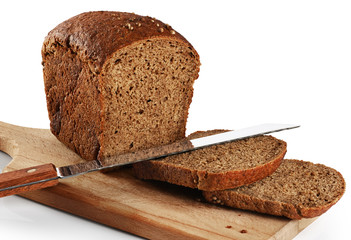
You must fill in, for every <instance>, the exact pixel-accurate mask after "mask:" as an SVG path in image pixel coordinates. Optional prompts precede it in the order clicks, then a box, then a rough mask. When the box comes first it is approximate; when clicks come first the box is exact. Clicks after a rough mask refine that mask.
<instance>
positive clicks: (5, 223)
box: [0, 0, 351, 240]
mask: <svg viewBox="0 0 351 240" xmlns="http://www.w3.org/2000/svg"><path fill="white" fill-rule="evenodd" d="M4 2H6V3H4ZM90 10H116V11H128V12H135V13H137V14H141V15H149V16H152V17H156V18H158V19H160V20H162V21H164V22H165V23H168V24H170V25H171V26H172V27H173V28H174V29H176V30H177V31H179V32H180V33H181V34H183V35H184V36H185V37H186V38H187V39H188V40H189V41H190V42H191V43H192V44H193V46H194V47H195V49H196V50H197V51H198V52H199V54H200V57H201V62H202V66H201V71H200V77H199V79H198V80H197V81H196V83H195V93H194V98H193V102H192V105H191V108H190V115H189V119H188V130H187V133H191V132H193V131H196V130H206V129H214V128H225V129H239V128H242V127H247V126H250V125H255V124H260V123H265V122H279V123H296V124H300V125H301V128H299V129H296V130H291V131H287V132H282V133H277V134H274V135H275V136H277V137H279V138H281V139H283V140H285V141H287V143H288V153H287V155H286V158H296V159H302V160H306V161H312V162H315V163H323V164H325V165H328V166H331V167H333V168H336V169H337V170H339V171H340V172H341V173H342V174H343V175H344V177H345V179H346V182H348V183H351V170H350V160H351V156H350V145H351V144H350V133H351V127H350V125H351V115H350V113H349V112H350V103H351V96H350V85H349V84H348V82H350V79H351V67H350V66H351V30H350V27H351V14H350V12H351V3H350V2H349V1H337V0H334V1H308V0H303V1H249V0H247V1H232V2H230V1H218V0H217V1H207V2H205V1H198V2H195V1H181V0H177V1H172V2H167V1H152V0H148V1H133V0H128V1H125V0H124V1H118V0H115V1H109V2H108V1H104V0H99V1H96V0H95V1H64V0H61V1H3V2H1V4H0V34H1V35H0V54H1V56H0V68H1V75H0V121H4V122H8V123H12V124H17V125H21V126H27V127H36V128H49V121H48V116H47V111H46V102H45V95H44V86H43V78H42V66H41V55H40V50H41V44H42V42H43V39H44V37H45V36H46V34H47V33H48V32H49V31H50V30H51V29H52V28H54V27H55V26H56V25H57V24H59V23H60V22H62V21H64V20H66V19H68V18H69V17H72V16H74V15H76V14H79V13H81V12H85V11H90ZM2 158H3V157H2ZM350 201H351V197H350V188H348V189H347V190H346V194H345V195H344V197H343V198H342V199H341V200H340V201H339V202H338V203H337V204H336V205H335V206H334V207H332V208H331V209H330V210H329V211H328V212H327V213H326V214H324V215H322V216H321V217H320V218H319V219H318V220H317V221H316V222H314V223H313V224H312V225H311V226H309V227H308V228H307V229H305V230H304V231H303V232H302V233H301V234H299V235H298V237H296V239H346V238H348V237H349V228H350V223H349V222H348V220H349V218H348V217H349V215H350V214H351V210H350V205H351V204H350ZM0 235H1V239H24V238H26V239H64V238H66V239H67V238H68V239H73V238H76V237H78V236H79V238H82V239H83V238H84V239H96V238H99V237H100V238H103V239H104V240H108V239H117V238H119V239H122V238H125V239H130V238H131V237H132V236H130V235H127V234H125V233H122V232H119V231H117V230H115V229H111V228H108V227H105V226H103V225H99V224H96V223H94V222H90V221H87V220H84V219H81V218H78V217H75V216H72V215H70V214H67V213H63V212H60V211H57V210H55V209H51V208H48V207H45V206H42V205H39V204H36V203H33V202H31V201H28V200H25V199H22V198H19V197H8V198H3V199H0Z"/></svg>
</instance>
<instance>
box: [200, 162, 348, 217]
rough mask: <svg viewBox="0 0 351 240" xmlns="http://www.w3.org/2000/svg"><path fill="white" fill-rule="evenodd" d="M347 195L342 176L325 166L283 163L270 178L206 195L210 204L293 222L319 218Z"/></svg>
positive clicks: (308, 163) (205, 193)
mask: <svg viewBox="0 0 351 240" xmlns="http://www.w3.org/2000/svg"><path fill="white" fill-rule="evenodd" d="M344 192H345V181H344V179H343V177H342V175H341V174H340V173H339V172H338V171H336V170H334V169H332V168H330V167H326V166H324V165H322V164H313V163H311V162H305V161H298V160H283V162H282V164H281V165H280V167H279V168H278V169H277V170H276V171H275V172H274V173H273V174H272V175H270V176H268V177H266V178H264V179H263V180H261V181H258V182H255V183H253V184H250V185H248V186H242V187H239V188H236V189H231V190H224V191H213V192H208V191H206V192H203V196H204V197H205V199H206V200H207V201H209V202H211V203H215V204H220V205H225V206H229V207H234V208H239V209H246V210H252V211H256V212H260V213H267V214H271V215H277V216H285V217H288V218H291V219H300V218H311V217H316V216H319V215H321V214H323V213H324V212H326V211H327V210H328V209H329V208H330V207H331V206H333V205H334V204H335V203H336V202H337V201H338V200H339V199H340V198H341V197H342V195H343V194H344Z"/></svg>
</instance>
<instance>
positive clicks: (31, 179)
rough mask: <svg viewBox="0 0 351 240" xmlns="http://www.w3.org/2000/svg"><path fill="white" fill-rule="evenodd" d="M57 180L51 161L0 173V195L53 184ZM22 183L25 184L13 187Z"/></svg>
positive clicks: (55, 183) (3, 195)
mask: <svg viewBox="0 0 351 240" xmlns="http://www.w3.org/2000/svg"><path fill="white" fill-rule="evenodd" d="M38 181H42V182H38ZM58 182H59V181H58V177H57V172H56V167H55V166H54V165H53V164H51V163H49V164H44V165H39V166H35V167H30V168H24V169H20V170H15V171H11V172H5V173H2V174H0V197H5V196H9V195H14V194H18V193H21V192H27V191H32V190H37V189H41V188H46V187H51V186H55V185H57V184H58ZM23 184H27V185H25V186H19V187H15V186H18V185H23ZM11 187H15V188H11ZM7 188H10V189H7ZM4 189H5V190H4Z"/></svg>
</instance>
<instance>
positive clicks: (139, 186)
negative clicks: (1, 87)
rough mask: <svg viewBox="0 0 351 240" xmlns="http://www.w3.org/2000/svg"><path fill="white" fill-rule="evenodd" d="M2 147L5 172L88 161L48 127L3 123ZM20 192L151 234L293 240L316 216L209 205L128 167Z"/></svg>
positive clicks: (153, 236)
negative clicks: (137, 174) (135, 174)
mask: <svg viewBox="0 0 351 240" xmlns="http://www.w3.org/2000/svg"><path fill="white" fill-rule="evenodd" d="M0 150H2V151H4V152H6V153H7V154H9V155H10V156H12V158H13V160H12V161H11V162H10V163H9V165H8V166H7V167H6V170H5V171H11V170H17V169H21V168H26V167H32V166H36V165H40V164H44V163H49V162H51V163H53V164H55V165H56V166H63V165H68V164H73V163H78V162H82V161H84V160H83V159H81V158H80V157H79V156H78V155H76V154H75V153H74V152H72V151H71V150H69V149H68V148H66V147H65V146H64V145H63V144H62V143H61V142H59V141H58V140H57V139H56V138H55V137H54V136H53V135H52V134H51V132H50V131H49V130H47V129H32V128H24V127H19V126H14V125H10V124H7V123H3V122H0ZM21 196H23V197H25V198H28V199H31V200H34V201H37V202H40V203H42V204H45V205H48V206H51V207H54V208H57V209H60V210H63V211H66V212H70V213H72V214H75V215H78V216H81V217H84V218H87V219H90V220H93V221H96V222H99V223H102V224H106V225H108V226H111V227H114V228H117V229H121V230H124V231H127V232H130V233H133V234H136V235H139V236H142V237H145V238H151V239H250V240H252V239H292V238H293V237H294V236H296V235H297V234H298V233H299V232H300V231H302V230H303V229H304V228H305V227H307V226H308V225H309V224H311V223H312V222H313V221H314V220H315V219H316V218H313V219H302V220H289V219H286V218H281V217H273V216H268V215H263V214H256V213H252V212H248V211H241V210H235V209H230V208H225V207H220V206H215V205H211V204H208V203H205V202H203V201H202V198H201V194H200V192H198V191H196V190H193V189H187V188H183V187H179V186H175V185H171V184H167V183H161V182H155V181H142V180H138V179H136V178H134V177H133V174H132V171H131V169H130V168H123V169H120V170H118V171H116V172H111V173H101V172H94V173H89V174H85V175H81V176H78V177H74V178H68V179H65V180H61V181H60V183H59V184H58V185H57V186H55V187H51V188H47V189H43V190H36V191H32V192H28V193H25V194H21Z"/></svg>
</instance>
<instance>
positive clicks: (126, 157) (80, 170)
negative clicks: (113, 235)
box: [0, 123, 299, 197]
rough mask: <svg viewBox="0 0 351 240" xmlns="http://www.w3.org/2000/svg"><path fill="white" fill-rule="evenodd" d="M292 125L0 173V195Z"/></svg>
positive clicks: (292, 126)
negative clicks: (66, 163)
mask: <svg viewBox="0 0 351 240" xmlns="http://www.w3.org/2000/svg"><path fill="white" fill-rule="evenodd" d="M297 127H299V125H293V124H269V123H268V124H261V125H257V126H253V127H248V128H243V129H240V130H236V131H229V132H224V133H218V134H215V135H211V136H206V137H201V138H196V139H192V140H189V139H187V138H184V139H182V140H180V141H177V142H174V143H171V144H167V145H162V146H157V147H153V148H149V149H145V150H140V151H136V152H131V153H125V154H121V155H115V156H111V157H107V158H105V159H103V160H98V159H97V160H92V161H86V162H82V163H78V164H74V165H68V166H63V167H56V166H55V165H54V164H52V163H48V164H43V165H39V166H34V167H30V168H25V169H20V170H15V171H11V172H5V173H1V174H0V197H5V196H9V195H13V194H18V193H22V192H27V191H32V190H37V189H41V188H47V187H52V186H55V185H57V184H58V183H59V179H65V178H68V177H74V176H77V175H81V174H85V173H89V172H94V171H99V170H104V169H109V168H115V167H119V166H123V165H127V164H132V163H137V162H141V161H147V160H153V159H160V158H163V157H167V156H170V155H175V154H180V153H184V152H189V151H194V150H196V149H200V148H205V147H209V146H212V145H218V144H224V143H227V142H233V141H237V140H240V139H244V138H249V137H254V136H259V135H263V134H268V133H273V132H278V131H282V130H288V129H293V128H297Z"/></svg>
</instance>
